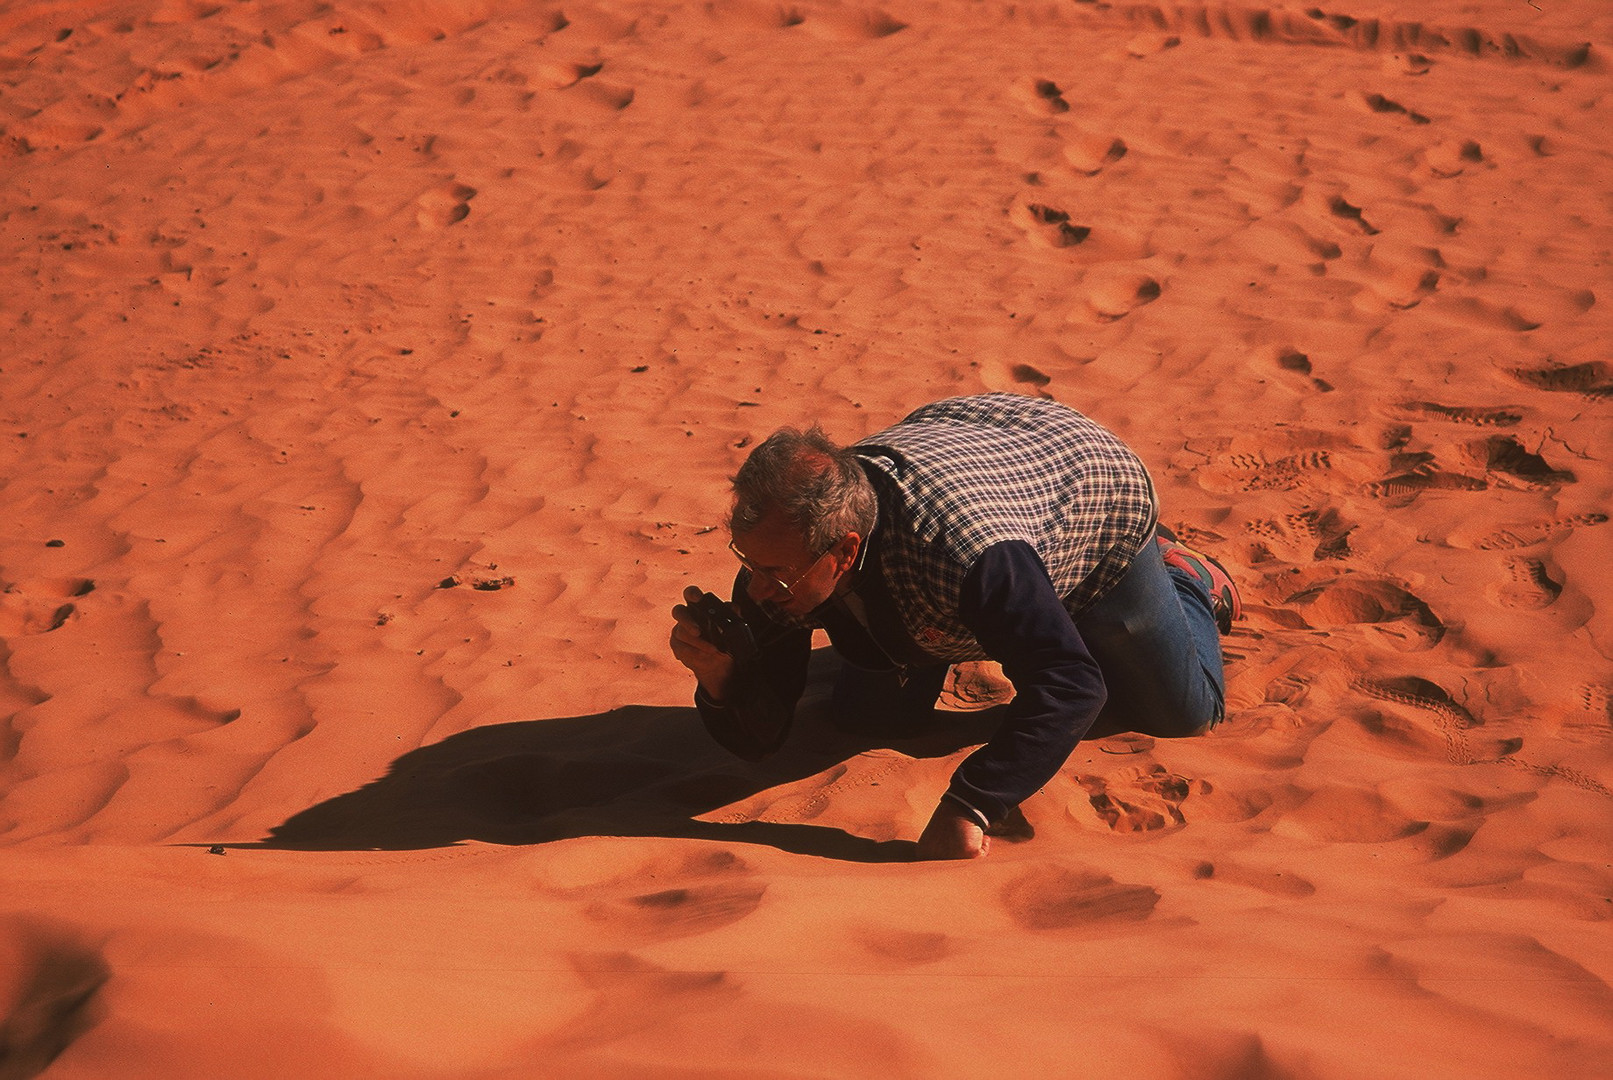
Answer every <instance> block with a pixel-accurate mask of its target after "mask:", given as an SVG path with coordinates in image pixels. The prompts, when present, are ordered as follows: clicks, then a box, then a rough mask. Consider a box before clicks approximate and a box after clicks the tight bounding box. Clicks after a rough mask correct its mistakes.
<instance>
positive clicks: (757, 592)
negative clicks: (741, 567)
mask: <svg viewBox="0 0 1613 1080" xmlns="http://www.w3.org/2000/svg"><path fill="white" fill-rule="evenodd" d="M858 542H859V541H858V538H857V537H856V535H855V534H853V535H850V536H847V537H846V538H845V539H844V540H842V541H841V542H840V543H838V544H836V545H835V546H834V547H832V548H830V549H829V550H828V551H826V552H815V551H813V550H812V549H810V548H809V547H807V544H806V540H805V538H804V537H802V535H801V533H800V530H798V529H797V528H795V526H793V525H791V524H790V523H789V522H788V521H785V520H784V519H783V518H781V517H779V516H778V515H775V514H769V515H768V516H767V517H765V518H763V519H762V521H761V524H759V525H757V526H756V528H754V529H752V530H750V531H749V532H747V533H742V534H740V535H738V536H735V537H734V542H733V547H734V551H735V553H736V554H737V555H739V556H740V560H741V561H742V562H743V563H744V564H745V565H746V566H747V567H749V568H750V571H751V578H750V584H749V585H748V586H747V587H746V590H745V591H746V592H748V593H749V594H750V597H751V599H752V600H756V601H758V602H760V601H764V600H765V601H769V602H771V603H773V604H775V605H777V606H778V607H780V608H783V609H784V610H785V611H787V612H789V613H790V614H791V615H805V614H806V613H807V612H809V611H811V610H812V609H813V608H815V607H817V606H818V605H819V604H822V603H823V602H824V601H826V600H828V599H829V597H830V596H831V595H833V594H834V591H835V587H836V586H837V585H839V584H840V579H841V578H842V577H843V576H844V574H845V571H846V569H847V568H849V567H850V566H851V564H852V562H853V561H854V560H855V558H856V552H857V544H858Z"/></svg>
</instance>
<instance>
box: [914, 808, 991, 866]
mask: <svg viewBox="0 0 1613 1080" xmlns="http://www.w3.org/2000/svg"><path fill="white" fill-rule="evenodd" d="M990 847H991V839H990V838H989V837H988V836H986V830H984V829H982V828H981V827H980V823H979V822H978V821H976V820H975V818H974V815H973V814H971V813H969V811H967V810H965V809H964V808H963V807H961V806H959V805H958V804H957V803H955V802H952V801H951V800H950V799H942V800H941V805H939V806H937V807H936V808H935V813H934V814H932V815H930V823H929V824H928V825H926V826H924V834H923V835H922V836H920V837H919V843H918V857H919V858H920V859H978V858H980V857H981V856H982V855H984V854H985V853H986V852H987V850H988V849H989V848H990Z"/></svg>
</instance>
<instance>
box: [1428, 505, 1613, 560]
mask: <svg viewBox="0 0 1613 1080" xmlns="http://www.w3.org/2000/svg"><path fill="white" fill-rule="evenodd" d="M1607 520H1608V516H1607V515H1606V514H1603V513H1598V512H1592V513H1588V514H1573V515H1570V516H1568V517H1560V518H1548V519H1546V520H1543V521H1525V522H1517V523H1514V524H1506V525H1502V526H1500V527H1498V528H1484V527H1482V526H1481V528H1484V531H1482V532H1477V533H1469V532H1468V531H1467V530H1466V529H1465V528H1463V529H1459V530H1458V531H1456V532H1454V533H1452V534H1451V535H1450V536H1449V537H1448V538H1447V543H1449V544H1450V545H1451V546H1452V547H1456V548H1467V549H1468V550H1470V551H1516V550H1517V549H1519V548H1526V547H1533V546H1535V545H1536V544H1543V543H1546V542H1547V541H1552V540H1559V539H1561V538H1562V537H1564V536H1567V535H1568V534H1569V533H1570V532H1572V531H1573V530H1574V529H1583V528H1590V527H1592V526H1596V525H1605V524H1607Z"/></svg>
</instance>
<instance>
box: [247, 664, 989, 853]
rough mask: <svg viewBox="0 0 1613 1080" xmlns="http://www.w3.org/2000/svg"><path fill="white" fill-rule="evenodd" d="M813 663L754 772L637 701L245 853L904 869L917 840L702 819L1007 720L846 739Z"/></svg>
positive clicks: (453, 765)
mask: <svg viewBox="0 0 1613 1080" xmlns="http://www.w3.org/2000/svg"><path fill="white" fill-rule="evenodd" d="M823 652H824V650H820V651H819V653H817V654H814V656H813V660H812V677H811V679H810V682H809V689H808V695H807V697H806V698H804V699H803V702H802V707H801V708H800V709H798V710H797V718H796V726H795V728H794V730H792V732H791V735H790V739H789V741H788V742H787V743H786V745H785V746H784V748H783V749H781V750H780V751H779V752H778V753H777V754H775V755H774V756H772V757H770V758H768V759H766V760H764V761H761V762H754V763H752V762H744V761H741V760H739V759H737V758H734V757H732V756H731V755H729V754H728V753H727V751H725V750H723V749H722V748H721V747H719V746H717V744H716V743H714V742H713V741H712V739H711V737H710V736H709V735H708V734H707V733H706V731H705V728H704V727H703V726H702V724H701V722H700V717H699V713H698V712H696V710H695V709H693V708H686V707H671V706H656V705H625V706H622V707H620V708H616V709H611V710H610V711H608V712H603V713H596V714H593V715H590V716H568V717H557V718H554V719H549V720H527V721H518V722H514V723H506V724H491V725H487V726H485V727H479V728H473V729H472V730H470V731H465V732H462V733H460V734H458V735H452V736H450V737H448V738H446V739H444V740H442V741H441V742H438V743H433V744H431V745H429V746H422V747H420V748H419V749H417V750H411V751H409V752H408V753H406V754H404V755H403V756H402V757H400V758H398V759H397V760H395V761H394V762H392V764H391V766H390V767H389V768H388V770H387V772H386V774H385V775H383V776H381V777H379V778H377V779H375V780H373V781H371V782H370V783H368V784H366V785H364V786H363V787H361V788H359V789H358V790H356V791H351V792H348V793H346V794H343V795H338V796H336V797H334V798H331V799H327V800H326V801H324V802H322V803H318V804H316V805H314V806H311V807H309V808H308V809H306V810H302V811H300V812H298V813H297V814H294V815H293V816H292V817H290V818H289V819H287V820H286V821H285V822H284V823H283V824H281V825H278V826H276V827H274V828H273V829H271V830H270V833H269V835H268V836H267V837H265V838H264V839H263V840H261V841H258V842H257V843H254V844H243V845H236V846H240V847H266V848H283V849H284V848H289V849H301V850H315V851H354V850H364V851H369V850H416V849H424V848H436V847H446V846H451V845H455V844H459V843H463V842H465V841H483V842H487V843H494V844H511V845H517V844H543V843H548V842H551V841H555V840H565V839H571V838H575V837H582V836H656V837H669V838H683V839H701V840H720V841H725V842H738V843H750V844H763V845H767V846H770V847H774V848H778V849H780V850H783V851H789V852H794V853H798V854H803V855H817V856H823V857H826V858H834V859H841V860H846V861H851V862H899V861H907V860H910V859H911V858H912V857H913V849H914V844H913V842H912V841H905V840H887V841H876V840H872V839H869V838H866V837H861V836H854V835H852V834H850V833H847V832H845V831H843V830H841V829H836V828H832V827H828V826H822V825H809V824H785V823H775V822H764V821H750V822H741V823H732V824H730V823H720V822H709V821H702V820H699V817H698V815H700V814H704V813H707V812H709V811H712V810H716V809H718V808H719V807H722V806H725V805H728V804H730V803H733V802H736V801H738V800H740V799H743V798H746V797H748V796H751V795H754V794H757V793H759V792H762V791H765V790H767V789H769V788H772V787H777V786H779V785H782V784H788V783H790V782H793V781H796V780H800V779H803V778H805V777H808V776H813V775H815V774H817V773H819V772H822V771H823V770H824V769H826V768H829V767H830V766H832V765H835V764H837V763H839V762H843V761H845V760H847V759H849V758H851V757H854V756H855V755H857V754H859V753H862V752H864V751H866V750H870V749H873V748H875V747H889V748H893V749H897V750H900V751H901V752H903V753H906V754H909V755H910V756H913V757H934V756H944V755H946V754H950V753H953V752H955V751H956V750H958V749H960V748H962V747H965V746H969V745H972V744H975V743H979V742H984V741H985V740H986V739H987V738H989V737H990V733H991V729H992V728H993V727H994V726H995V723H996V721H997V719H998V717H999V714H1000V710H997V709H992V710H985V711H982V712H976V713H952V712H942V711H937V712H936V713H935V717H936V723H935V724H934V725H932V727H931V728H930V730H928V731H927V732H926V733H925V734H923V735H919V736H915V737H907V738H885V739H881V738H875V737H870V736H869V735H867V734H861V735H858V734H851V733H848V732H843V731H840V730H837V729H836V728H835V727H834V726H833V725H832V723H830V722H829V720H830V719H831V718H830V717H828V715H827V710H826V707H825V705H824V701H825V699H826V698H827V692H826V685H827V683H828V682H829V681H830V676H832V672H833V670H834V668H835V665H837V664H838V660H836V659H834V658H833V657H826V656H824V655H822V653H823Z"/></svg>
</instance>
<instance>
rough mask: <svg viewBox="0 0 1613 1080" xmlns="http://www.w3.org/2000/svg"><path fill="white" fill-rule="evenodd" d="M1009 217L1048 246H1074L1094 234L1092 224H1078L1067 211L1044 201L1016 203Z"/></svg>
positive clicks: (1032, 236) (1033, 237)
mask: <svg viewBox="0 0 1613 1080" xmlns="http://www.w3.org/2000/svg"><path fill="white" fill-rule="evenodd" d="M1008 217H1009V220H1011V221H1012V222H1013V223H1014V224H1015V225H1018V226H1019V227H1020V228H1021V229H1024V230H1025V232H1026V233H1028V234H1029V235H1030V237H1031V238H1032V239H1033V240H1036V241H1038V242H1040V243H1043V244H1046V245H1047V246H1048V247H1055V248H1065V247H1074V246H1075V245H1076V244H1079V243H1080V242H1081V241H1083V240H1085V239H1086V238H1087V237H1088V236H1090V235H1092V228H1091V226H1088V225H1076V224H1074V223H1072V222H1071V221H1070V215H1069V214H1068V213H1066V212H1065V211H1063V210H1060V209H1058V208H1057V207H1055V206H1047V205H1044V204H1042V203H1015V204H1014V208H1013V209H1012V210H1010V211H1009V213H1008Z"/></svg>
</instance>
